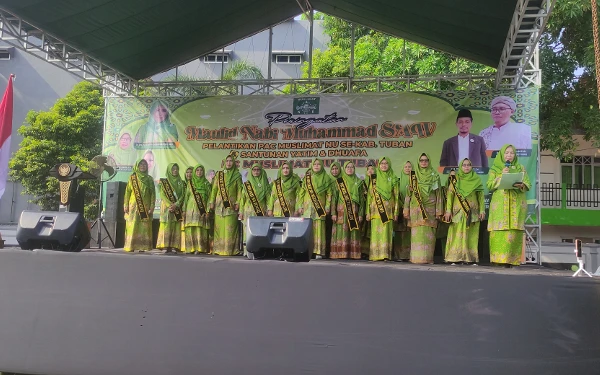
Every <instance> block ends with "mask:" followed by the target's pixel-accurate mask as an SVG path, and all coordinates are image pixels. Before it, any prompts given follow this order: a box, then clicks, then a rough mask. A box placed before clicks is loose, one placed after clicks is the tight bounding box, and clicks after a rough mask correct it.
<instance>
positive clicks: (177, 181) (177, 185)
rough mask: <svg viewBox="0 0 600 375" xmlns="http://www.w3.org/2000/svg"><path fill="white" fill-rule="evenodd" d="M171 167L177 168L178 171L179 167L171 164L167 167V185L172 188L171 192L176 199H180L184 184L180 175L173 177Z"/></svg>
mask: <svg viewBox="0 0 600 375" xmlns="http://www.w3.org/2000/svg"><path fill="white" fill-rule="evenodd" d="M173 167H177V168H178V169H179V165H178V164H177V163H171V164H169V165H168V166H167V173H166V175H167V180H169V183H170V184H171V186H172V187H173V191H174V192H175V194H176V195H177V199H179V197H181V195H182V194H183V189H185V182H183V180H182V179H181V177H180V175H177V176H173V173H172V172H171V170H172V169H173Z"/></svg>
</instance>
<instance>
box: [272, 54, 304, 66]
mask: <svg viewBox="0 0 600 375" xmlns="http://www.w3.org/2000/svg"><path fill="white" fill-rule="evenodd" d="M273 62H274V63H277V64H301V63H302V55H301V54H290V55H280V54H273Z"/></svg>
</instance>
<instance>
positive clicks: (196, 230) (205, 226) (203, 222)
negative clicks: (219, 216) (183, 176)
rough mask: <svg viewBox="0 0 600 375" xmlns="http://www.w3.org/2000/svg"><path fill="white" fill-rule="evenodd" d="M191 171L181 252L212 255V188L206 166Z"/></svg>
mask: <svg viewBox="0 0 600 375" xmlns="http://www.w3.org/2000/svg"><path fill="white" fill-rule="evenodd" d="M189 169H191V178H190V180H188V182H187V187H186V189H185V198H184V203H183V212H184V222H185V224H184V231H183V238H182V247H181V250H182V251H185V253H186V254H200V253H204V254H208V253H210V250H211V249H210V237H209V236H210V228H211V221H210V215H209V209H208V199H209V197H210V192H211V190H212V186H211V184H210V182H208V180H207V179H206V175H205V173H204V166H203V165H201V164H197V165H196V166H195V167H194V168H189Z"/></svg>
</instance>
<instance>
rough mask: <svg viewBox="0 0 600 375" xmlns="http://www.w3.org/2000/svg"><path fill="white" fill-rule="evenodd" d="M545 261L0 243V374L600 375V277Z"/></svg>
mask: <svg viewBox="0 0 600 375" xmlns="http://www.w3.org/2000/svg"><path fill="white" fill-rule="evenodd" d="M571 275H572V272H570V271H557V270H553V269H549V268H543V267H539V266H534V265H526V266H520V267H515V268H510V269H506V268H499V267H491V266H466V265H465V266H463V265H460V266H450V265H445V264H439V265H438V264H435V265H427V266H421V265H412V264H409V263H396V262H368V261H338V260H313V261H310V262H309V263H293V262H281V261H278V260H256V261H251V260H247V259H244V258H242V257H219V256H207V255H199V256H194V255H164V254H162V252H158V251H153V252H148V253H134V254H129V253H124V252H123V251H122V250H120V249H114V250H104V249H103V250H85V251H82V252H81V253H61V252H53V251H44V250H39V251H23V250H14V249H4V250H0V301H1V303H0V371H6V372H16V373H37V374H53V375H54V374H57V375H63V374H64V375H71V374H72V375H82V374H83V375H87V374H92V375H95V374H98V375H101V374H102V375H104V374H115V375H118V374H124V375H137V374H140V375H141V374H144V375H154V374H156V375H159V374H175V373H176V374H211V375H214V374H235V373H244V374H251V375H252V374H257V375H258V374H260V375H265V374H286V375H290V374H306V373H312V374H327V375H329V374H344V375H354V374H356V375H359V374H361V375H363V374H365V373H371V374H377V375H380V374H394V375H396V374H432V373H443V374H450V375H452V374H457V375H458V374H461V375H463V374H484V373H485V374H487V375H505V374H511V375H517V374H558V375H562V374H565V375H567V374H568V375H571V374H575V373H589V374H591V373H597V372H598V369H600V324H598V317H600V279H599V278H594V279H591V278H572V277H570V276H571Z"/></svg>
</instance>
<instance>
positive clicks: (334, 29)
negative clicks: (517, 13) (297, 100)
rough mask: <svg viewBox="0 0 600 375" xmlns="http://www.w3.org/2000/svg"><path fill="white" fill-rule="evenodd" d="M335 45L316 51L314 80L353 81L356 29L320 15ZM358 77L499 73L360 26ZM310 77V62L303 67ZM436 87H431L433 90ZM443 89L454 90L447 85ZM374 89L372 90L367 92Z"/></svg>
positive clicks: (356, 60)
mask: <svg viewBox="0 0 600 375" xmlns="http://www.w3.org/2000/svg"><path fill="white" fill-rule="evenodd" d="M317 17H318V18H321V19H323V28H324V32H325V33H326V34H327V35H329V37H330V38H331V41H330V42H329V45H328V47H327V49H326V50H325V51H321V50H318V49H317V50H315V52H314V55H313V66H312V77H349V76H350V64H349V61H350V48H351V44H352V43H351V40H352V39H351V38H352V25H351V24H350V23H348V22H346V21H344V20H342V19H339V18H336V17H333V16H329V15H324V14H322V13H321V14H317ZM354 35H355V47H354V76H355V77H373V76H401V75H433V74H447V73H450V72H452V73H482V72H494V71H495V69H494V68H491V67H488V66H485V65H482V64H479V63H474V62H471V61H469V60H465V59H461V58H458V57H456V56H453V55H451V54H449V53H446V52H440V51H436V50H433V49H431V48H427V47H425V46H422V45H420V44H417V43H413V42H409V41H406V40H404V39H401V38H395V37H392V36H389V35H387V34H384V33H381V32H378V31H374V30H371V29H368V28H366V27H363V26H358V25H357V26H356V27H355V30H354ZM303 77H305V78H306V77H308V62H305V63H304V65H303ZM433 85H434V83H432V84H431V86H432V87H431V88H433V87H434V86H433ZM444 85H445V86H443V87H441V88H442V89H449V88H452V84H451V83H449V82H447V83H445V84H444ZM367 89H370V88H367Z"/></svg>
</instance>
